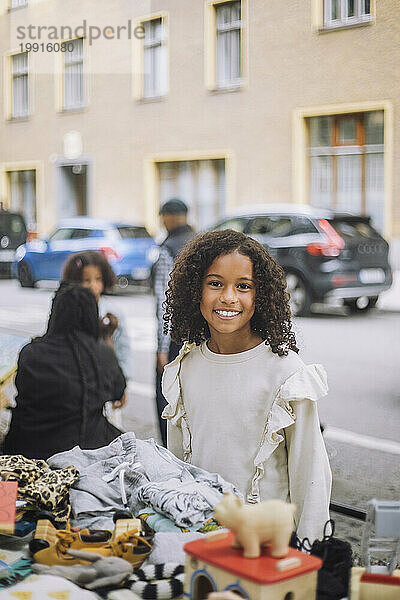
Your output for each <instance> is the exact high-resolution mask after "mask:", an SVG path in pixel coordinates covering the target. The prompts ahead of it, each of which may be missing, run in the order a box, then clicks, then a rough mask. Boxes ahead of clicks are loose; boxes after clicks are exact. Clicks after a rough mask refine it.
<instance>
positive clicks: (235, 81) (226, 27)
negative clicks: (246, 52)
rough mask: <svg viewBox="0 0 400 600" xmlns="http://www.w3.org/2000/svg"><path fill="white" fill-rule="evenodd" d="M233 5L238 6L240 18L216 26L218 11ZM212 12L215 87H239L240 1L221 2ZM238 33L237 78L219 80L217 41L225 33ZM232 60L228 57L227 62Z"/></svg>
mask: <svg viewBox="0 0 400 600" xmlns="http://www.w3.org/2000/svg"><path fill="white" fill-rule="evenodd" d="M234 4H239V7H240V18H239V20H236V21H230V22H229V23H223V24H218V11H219V10H221V9H222V8H223V7H224V6H232V7H233V5H234ZM214 10H215V36H216V40H215V73H216V76H215V85H216V87H217V89H225V88H233V87H239V86H240V85H241V81H242V70H243V60H242V35H243V34H242V3H241V1H240V0H229V1H227V2H221V3H219V4H215V5H214ZM236 31H238V32H239V76H237V77H232V78H230V79H226V80H225V79H221V80H220V79H219V76H218V71H219V69H218V56H219V50H218V41H219V39H221V37H220V36H222V35H224V34H227V33H233V32H236ZM231 59H232V56H230V57H229V60H231ZM230 70H232V64H230Z"/></svg>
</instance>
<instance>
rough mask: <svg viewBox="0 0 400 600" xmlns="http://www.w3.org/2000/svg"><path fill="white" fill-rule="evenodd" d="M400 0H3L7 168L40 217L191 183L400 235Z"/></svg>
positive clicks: (16, 198)
mask: <svg viewBox="0 0 400 600" xmlns="http://www.w3.org/2000/svg"><path fill="white" fill-rule="evenodd" d="M399 39H400V4H399V3H398V1H397V0H376V1H375V0H293V1H292V2H290V3H286V4H285V6H284V7H283V5H282V2H281V1H279V0H269V1H268V2H265V0H232V1H225V0H223V1H221V0H151V1H150V0H143V1H142V0H137V1H135V2H131V1H128V0H100V1H97V2H92V1H90V0H71V1H69V2H68V3H66V2H63V1H62V0H0V51H1V54H2V71H3V73H2V77H1V81H0V103H1V104H2V110H1V111H0V183H1V188H0V189H1V192H0V194H1V199H2V201H3V202H4V204H5V205H6V206H9V207H11V208H13V209H17V210H20V211H22V212H23V213H24V214H25V216H26V219H27V221H28V222H29V223H30V224H31V225H32V226H35V224H36V226H37V229H38V231H39V232H47V231H49V230H50V229H51V228H52V227H53V226H54V224H55V223H56V222H57V221H58V219H60V218H62V217H63V216H70V215H74V214H90V215H93V216H99V217H110V218H118V219H122V218H123V219H125V220H129V221H137V222H143V223H145V224H146V225H147V227H148V228H149V229H150V230H151V231H152V232H153V233H155V232H157V230H158V227H159V224H158V208H159V205H160V203H162V202H163V201H164V200H166V199H167V198H170V197H172V196H179V197H181V198H182V199H183V200H185V201H186V202H187V203H188V204H189V205H190V207H191V213H190V214H191V220H192V223H193V224H194V225H195V226H196V227H198V228H199V229H202V228H204V227H207V226H208V225H210V224H211V223H212V222H213V221H215V220H216V219H217V218H219V217H222V216H224V215H225V214H226V213H229V211H230V210H231V209H233V208H235V207H237V206H241V205H245V204H254V203H258V202H261V203H266V202H295V203H297V202H304V203H310V204H313V205H316V206H326V207H332V208H336V209H338V210H348V211H355V212H361V213H367V214H371V215H372V218H373V221H374V224H375V225H376V227H377V228H378V229H380V231H381V232H383V233H384V235H385V236H386V237H387V238H388V239H390V240H393V241H395V240H396V238H400V200H399V193H400V170H398V169H396V168H395V164H396V157H398V156H399V154H400V118H399V116H398V115H399V113H400V75H399V71H398V64H399V63H400V44H399Z"/></svg>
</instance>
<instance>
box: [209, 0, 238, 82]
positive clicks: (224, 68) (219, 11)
mask: <svg viewBox="0 0 400 600" xmlns="http://www.w3.org/2000/svg"><path fill="white" fill-rule="evenodd" d="M215 12H216V28H217V31H216V33H217V40H216V53H217V55H216V59H217V87H229V86H232V85H239V84H240V78H241V75H242V57H241V27H242V24H241V3H240V2H226V3H223V4H216V5H215Z"/></svg>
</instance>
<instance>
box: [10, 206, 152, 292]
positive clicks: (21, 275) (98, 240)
mask: <svg viewBox="0 0 400 600" xmlns="http://www.w3.org/2000/svg"><path fill="white" fill-rule="evenodd" d="M82 250H99V251H101V252H104V254H105V256H106V257H107V259H108V261H109V262H110V264H111V266H112V268H113V270H114V272H115V274H116V276H117V283H118V285H119V287H121V288H124V287H127V285H129V284H134V283H141V284H142V283H145V284H148V283H149V281H150V271H151V266H152V264H153V263H154V262H155V261H156V260H157V257H158V246H157V244H156V243H155V241H154V240H153V238H152V237H151V236H150V234H149V233H148V231H147V230H146V228H145V227H143V226H141V225H132V224H129V223H120V222H114V221H107V220H103V219H94V218H90V217H71V218H69V219H65V220H63V221H61V222H60V223H59V225H58V227H57V229H56V230H55V231H54V232H53V233H52V234H51V235H50V237H49V238H47V239H35V240H32V241H30V242H27V243H26V244H23V245H22V246H19V247H18V248H17V250H16V253H15V260H14V262H13V264H12V267H11V273H12V276H13V277H14V278H16V279H18V280H19V282H20V284H21V286H22V287H35V285H36V282H37V281H41V280H49V279H50V280H59V279H60V277H61V271H62V267H63V265H64V263H65V261H66V259H67V258H68V256H69V255H70V254H72V253H73V252H81V251H82Z"/></svg>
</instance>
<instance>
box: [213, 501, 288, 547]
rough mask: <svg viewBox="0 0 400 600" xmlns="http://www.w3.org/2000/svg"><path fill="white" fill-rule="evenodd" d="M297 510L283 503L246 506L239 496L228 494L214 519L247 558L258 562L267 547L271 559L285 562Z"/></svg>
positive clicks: (215, 513) (218, 505)
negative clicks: (226, 531)
mask: <svg viewBox="0 0 400 600" xmlns="http://www.w3.org/2000/svg"><path fill="white" fill-rule="evenodd" d="M295 510H296V506H295V504H288V503H287V502H283V501H282V500H266V501H265V502H260V503H259V504H247V505H244V504H243V502H242V501H241V500H240V498H238V497H237V496H234V495H233V494H224V498H223V499H222V500H221V502H220V503H219V504H217V506H216V507H215V509H214V516H215V518H216V520H217V521H218V523H219V524H220V525H222V526H223V527H227V528H228V529H230V530H231V531H232V533H234V535H235V541H234V543H233V545H234V547H235V548H243V556H244V557H245V558H258V557H259V556H260V553H261V549H260V547H261V546H262V545H264V544H270V545H271V547H270V550H269V554H270V556H273V557H274V558H282V557H283V556H286V555H287V553H288V549H289V541H290V536H291V534H292V531H293V514H294V512H295Z"/></svg>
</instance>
